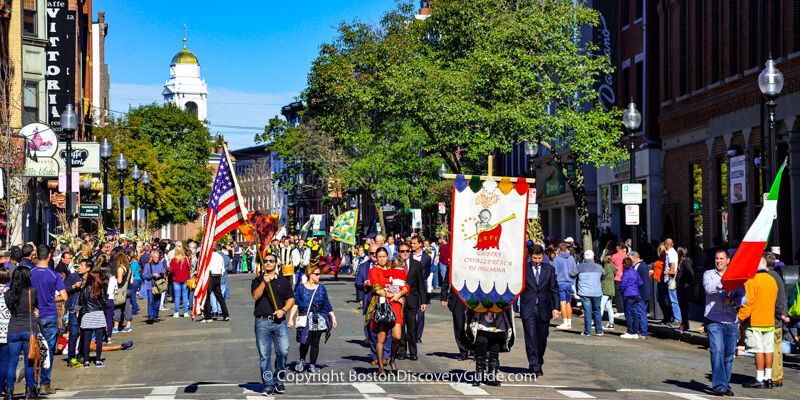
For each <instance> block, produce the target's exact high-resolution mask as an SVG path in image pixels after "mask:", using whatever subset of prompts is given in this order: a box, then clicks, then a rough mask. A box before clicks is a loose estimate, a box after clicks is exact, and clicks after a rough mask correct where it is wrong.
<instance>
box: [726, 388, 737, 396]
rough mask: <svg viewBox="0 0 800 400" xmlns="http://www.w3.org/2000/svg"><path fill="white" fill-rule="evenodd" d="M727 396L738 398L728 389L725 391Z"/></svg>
mask: <svg viewBox="0 0 800 400" xmlns="http://www.w3.org/2000/svg"><path fill="white" fill-rule="evenodd" d="M725 396H736V395H735V394H733V390H730V389H728V390H726V391H725Z"/></svg>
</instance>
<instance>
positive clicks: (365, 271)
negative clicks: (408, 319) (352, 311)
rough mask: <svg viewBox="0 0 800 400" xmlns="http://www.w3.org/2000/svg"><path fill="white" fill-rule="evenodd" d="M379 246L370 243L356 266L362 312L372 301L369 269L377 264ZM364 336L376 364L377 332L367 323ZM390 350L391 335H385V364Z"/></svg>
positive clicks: (357, 287) (365, 310)
mask: <svg viewBox="0 0 800 400" xmlns="http://www.w3.org/2000/svg"><path fill="white" fill-rule="evenodd" d="M379 248H380V246H378V245H377V244H375V243H373V244H371V245H370V246H369V250H368V252H367V254H368V255H369V259H368V260H367V261H364V262H363V263H362V264H361V265H359V266H358V275H356V297H357V298H358V304H359V305H360V306H361V310H362V312H363V313H364V314H366V313H367V309H368V308H369V303H370V301H372V283H371V282H370V281H369V270H370V269H371V268H372V267H374V266H376V265H377V264H378V258H377V257H376V252H377V251H378V249H379ZM364 338H365V341H366V342H369V355H370V357H371V358H372V365H377V364H378V353H377V350H376V349H375V344H376V343H378V334H377V333H376V332H375V331H373V330H372V329H370V326H369V324H365V325H364ZM391 350H392V335H386V343H384V347H383V360H384V362H385V363H387V364H388V362H387V361H386V360H388V359H389V358H391V355H392V354H391V353H392V351H391Z"/></svg>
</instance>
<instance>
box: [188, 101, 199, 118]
mask: <svg viewBox="0 0 800 400" xmlns="http://www.w3.org/2000/svg"><path fill="white" fill-rule="evenodd" d="M185 110H186V112H187V113H189V114H191V115H194V116H195V117H196V116H197V103H195V102H193V101H190V102H188V103H186V107H185Z"/></svg>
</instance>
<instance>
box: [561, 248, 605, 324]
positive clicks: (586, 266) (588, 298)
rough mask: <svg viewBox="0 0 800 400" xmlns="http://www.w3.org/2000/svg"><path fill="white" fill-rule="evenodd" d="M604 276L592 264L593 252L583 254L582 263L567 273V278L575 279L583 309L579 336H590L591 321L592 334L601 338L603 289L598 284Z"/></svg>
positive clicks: (588, 251)
mask: <svg viewBox="0 0 800 400" xmlns="http://www.w3.org/2000/svg"><path fill="white" fill-rule="evenodd" d="M605 276H606V270H605V269H603V267H601V266H600V264H597V263H596V262H594V252H593V251H591V250H586V251H584V252H583V262H582V263H580V264H578V266H577V267H575V269H573V270H572V271H570V272H569V277H570V278H572V279H575V278H577V282H576V283H577V288H578V296H580V298H581V304H582V307H583V325H584V326H583V332H581V336H592V320H594V332H595V333H596V334H597V336H603V323H602V322H603V320H602V316H603V314H602V313H601V312H600V301H601V300H602V299H603V288H602V286H601V284H600V282H601V281H602V280H603V278H604V277H605Z"/></svg>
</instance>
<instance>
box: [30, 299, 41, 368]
mask: <svg viewBox="0 0 800 400" xmlns="http://www.w3.org/2000/svg"><path fill="white" fill-rule="evenodd" d="M28 327H29V329H30V331H29V333H30V336H29V337H28V360H31V361H34V362H36V363H40V362H42V358H41V356H40V355H39V341H38V340H37V339H36V334H34V333H33V306H32V305H31V289H30V288H28Z"/></svg>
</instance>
